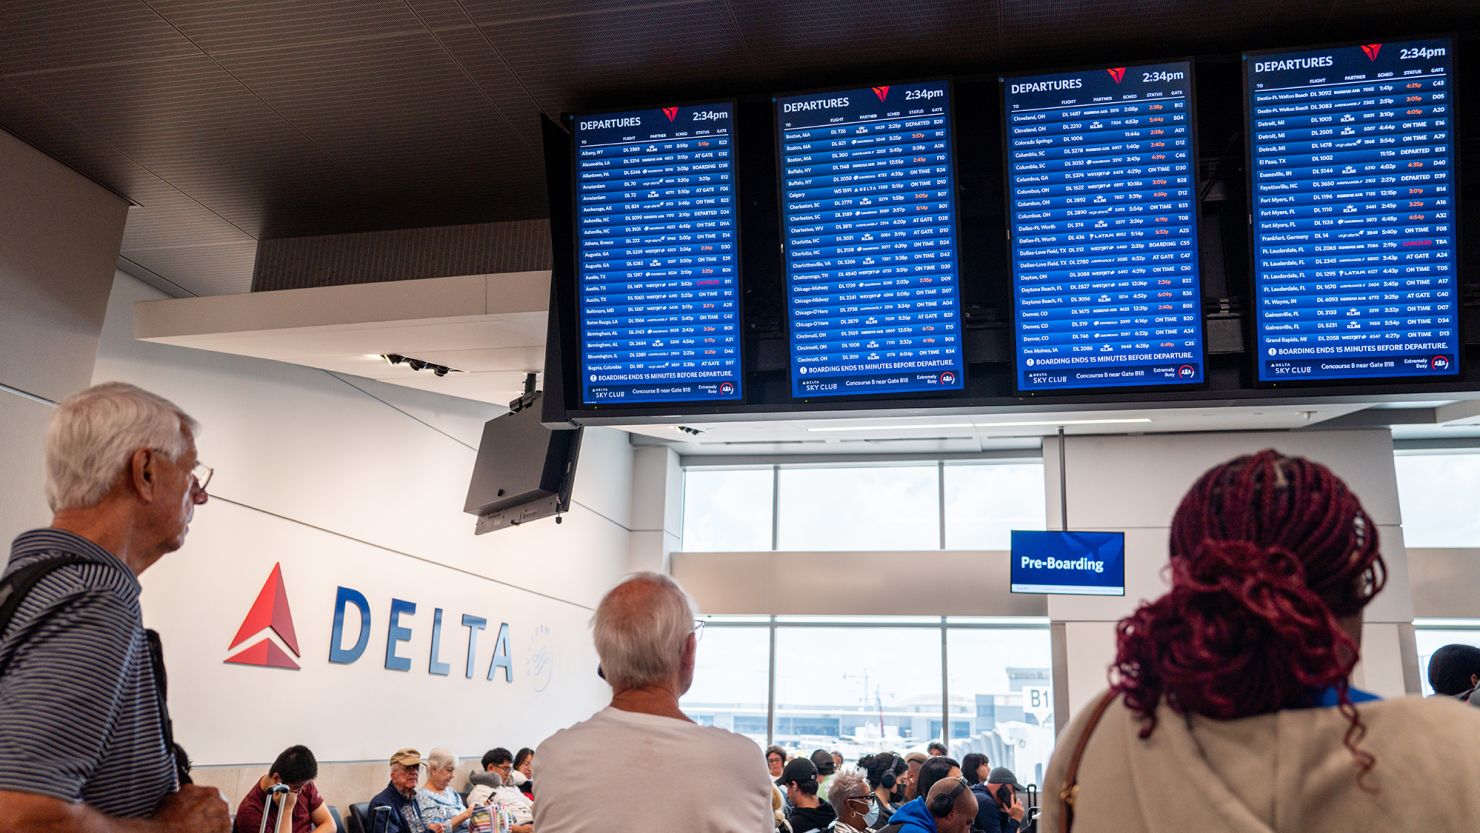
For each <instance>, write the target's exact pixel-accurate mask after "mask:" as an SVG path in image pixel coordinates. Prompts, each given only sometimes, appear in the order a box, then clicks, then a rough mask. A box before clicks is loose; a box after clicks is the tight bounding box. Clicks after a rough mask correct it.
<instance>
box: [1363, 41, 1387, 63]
mask: <svg viewBox="0 0 1480 833" xmlns="http://www.w3.org/2000/svg"><path fill="white" fill-rule="evenodd" d="M1381 51H1382V44H1380V43H1364V44H1362V54H1363V55H1366V56H1367V60H1369V61H1375V60H1377V53H1379V52H1381Z"/></svg>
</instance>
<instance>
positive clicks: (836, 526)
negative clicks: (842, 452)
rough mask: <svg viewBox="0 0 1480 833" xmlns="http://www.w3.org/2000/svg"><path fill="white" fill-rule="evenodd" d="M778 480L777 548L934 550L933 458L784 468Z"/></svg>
mask: <svg viewBox="0 0 1480 833" xmlns="http://www.w3.org/2000/svg"><path fill="white" fill-rule="evenodd" d="M777 486H778V489H777V500H776V511H777V513H778V516H777V528H778V534H777V548H778V549H782V550H791V551H810V550H936V549H940V472H939V467H938V466H937V465H935V464H930V465H903V466H837V467H816V468H788V467H784V466H783V467H782V468H781V471H780V474H779V475H778V480H777Z"/></svg>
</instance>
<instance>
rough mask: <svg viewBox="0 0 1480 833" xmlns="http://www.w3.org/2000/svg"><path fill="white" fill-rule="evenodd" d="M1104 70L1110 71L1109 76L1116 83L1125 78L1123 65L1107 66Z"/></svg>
mask: <svg viewBox="0 0 1480 833" xmlns="http://www.w3.org/2000/svg"><path fill="white" fill-rule="evenodd" d="M1105 71H1106V72H1108V73H1110V77H1111V78H1114V79H1115V83H1117V84H1119V83H1120V82H1121V81H1124V80H1125V67H1109V68H1107V69H1106V70H1105Z"/></svg>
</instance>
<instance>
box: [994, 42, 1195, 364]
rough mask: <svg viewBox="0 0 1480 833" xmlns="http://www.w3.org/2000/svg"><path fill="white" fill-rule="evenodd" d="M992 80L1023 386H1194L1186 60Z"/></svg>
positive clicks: (1192, 231)
mask: <svg viewBox="0 0 1480 833" xmlns="http://www.w3.org/2000/svg"><path fill="white" fill-rule="evenodd" d="M1001 83H1002V106H1003V109H1004V113H1003V118H1004V125H1005V130H1006V148H1007V188H1008V198H1007V199H1008V216H1009V222H1010V229H1011V233H1012V286H1013V310H1014V322H1013V327H1014V333H1015V336H1016V343H1017V380H1018V389H1019V390H1021V391H1024V392H1029V391H1041V390H1071V389H1081V388H1109V387H1129V386H1160V385H1187V384H1195V383H1198V382H1201V381H1203V324H1202V287H1201V281H1200V274H1199V271H1198V257H1197V254H1198V248H1197V194H1196V183H1197V159H1196V155H1195V154H1194V147H1193V119H1192V66H1191V64H1190V63H1189V62H1187V61H1179V62H1174V63H1164V64H1146V65H1141V66H1130V67H1108V68H1101V69H1091V70H1081V71H1076V72H1058V73H1052V74H1047V75H1034V76H1016V77H1010V78H1003V79H1002V81H1001Z"/></svg>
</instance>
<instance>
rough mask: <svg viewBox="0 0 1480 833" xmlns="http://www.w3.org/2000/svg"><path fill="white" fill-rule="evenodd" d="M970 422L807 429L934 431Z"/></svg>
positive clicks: (967, 426) (971, 425) (837, 426)
mask: <svg viewBox="0 0 1480 833" xmlns="http://www.w3.org/2000/svg"><path fill="white" fill-rule="evenodd" d="M975 427H976V426H975V425H973V424H972V423H970V422H941V423H935V424H926V425H827V426H823V427H821V428H808V429H807V430H808V431H815V432H817V433H823V432H830V431H935V430H937V429H940V428H975Z"/></svg>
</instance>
